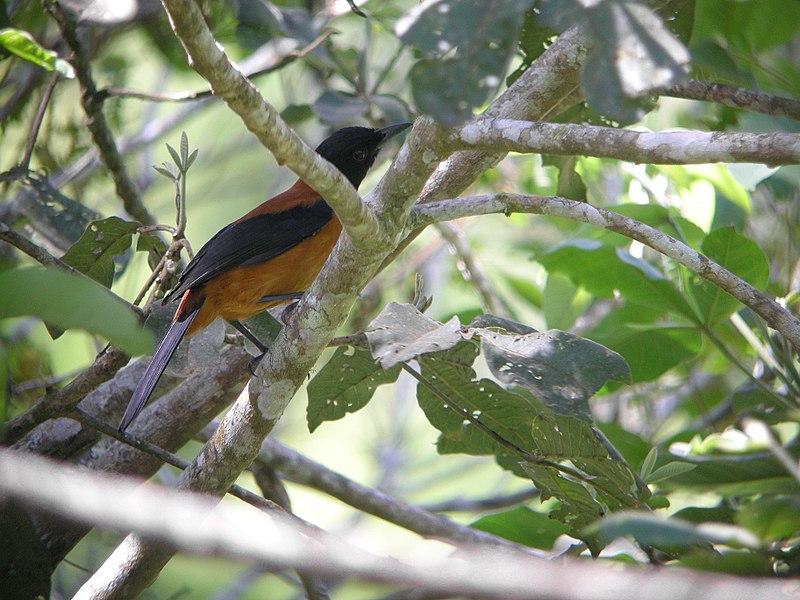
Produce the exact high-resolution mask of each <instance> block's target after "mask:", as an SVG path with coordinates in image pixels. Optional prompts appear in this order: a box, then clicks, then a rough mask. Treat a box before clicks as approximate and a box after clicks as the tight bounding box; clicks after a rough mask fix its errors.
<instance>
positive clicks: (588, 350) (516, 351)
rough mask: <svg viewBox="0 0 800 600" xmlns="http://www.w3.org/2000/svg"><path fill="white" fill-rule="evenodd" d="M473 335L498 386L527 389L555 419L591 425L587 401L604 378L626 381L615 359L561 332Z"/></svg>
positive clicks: (479, 332)
mask: <svg viewBox="0 0 800 600" xmlns="http://www.w3.org/2000/svg"><path fill="white" fill-rule="evenodd" d="M475 333H476V334H477V335H479V336H480V338H481V348H482V351H483V356H484V357H485V358H486V362H487V364H488V365H489V369H490V370H491V371H492V374H493V375H494V376H495V377H496V378H497V380H498V381H500V382H501V383H504V384H506V385H518V386H521V387H524V388H525V389H527V390H530V391H531V392H532V393H533V395H534V396H536V398H538V399H539V401H541V402H542V403H543V404H544V405H545V406H547V407H548V408H550V409H551V410H552V411H553V412H555V413H557V414H562V415H571V416H576V417H580V418H582V419H587V420H591V412H590V410H589V398H591V397H592V395H594V393H595V392H596V391H597V390H599V389H600V388H601V387H602V386H603V385H604V384H605V382H606V381H608V380H609V379H614V380H617V381H627V380H629V379H630V376H631V375H630V369H629V368H628V365H627V364H626V363H625V360H624V359H623V358H622V357H621V356H620V355H619V354H617V353H616V352H612V351H611V350H609V349H608V348H605V347H603V346H601V345H600V344H597V343H595V342H592V341H590V340H586V339H584V338H581V337H578V336H576V335H573V334H571V333H567V332H564V331H558V330H552V331H545V332H542V333H540V332H536V333H529V334H527V335H504V334H500V333H495V332H492V331H488V330H477V331H475Z"/></svg>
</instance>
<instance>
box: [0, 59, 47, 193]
mask: <svg viewBox="0 0 800 600" xmlns="http://www.w3.org/2000/svg"><path fill="white" fill-rule="evenodd" d="M58 79H59V75H58V73H53V74H52V75H51V76H50V80H49V81H48V82H47V85H46V86H45V88H44V91H42V98H41V99H40V100H39V107H38V108H37V109H36V114H35V115H34V117H33V122H31V126H30V131H29V133H28V141H27V143H26V144H25V151H24V152H23V154H22V159H21V160H20V161H19V163H17V166H15V167H14V168H12V169H11V170H9V171H6V172H5V173H0V181H4V180H5V181H7V180H9V179H17V178H18V177H24V176H25V175H27V174H28V172H29V171H30V166H31V156H33V148H34V146H35V145H36V138H38V137H39V128H41V126H42V121H43V120H44V114H45V112H47V106H48V105H49V104H50V97H51V96H52V94H53V90H54V89H55V87H56V84H57V83H58Z"/></svg>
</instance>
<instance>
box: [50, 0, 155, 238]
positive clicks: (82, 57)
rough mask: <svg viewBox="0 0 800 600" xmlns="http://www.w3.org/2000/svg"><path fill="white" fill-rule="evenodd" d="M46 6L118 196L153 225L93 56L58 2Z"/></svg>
mask: <svg viewBox="0 0 800 600" xmlns="http://www.w3.org/2000/svg"><path fill="white" fill-rule="evenodd" d="M44 5H45V7H46V8H47V9H48V11H49V12H50V14H51V15H52V16H53V18H54V19H55V20H56V22H57V23H58V27H59V29H60V30H61V35H62V36H63V38H64V41H65V42H66V43H67V45H68V46H69V48H70V50H72V65H73V67H74V68H75V75H76V76H77V78H78V81H79V82H80V85H81V105H82V106H83V110H84V112H85V113H86V119H87V120H86V126H87V127H88V128H89V131H90V132H91V134H92V140H93V141H94V143H95V145H96V146H97V149H98V150H99V152H100V157H101V158H102V160H103V163H104V164H105V165H106V168H107V169H108V171H109V173H111V177H112V179H113V180H114V186H115V187H116V190H117V195H118V196H119V197H120V199H121V200H122V204H123V206H124V207H125V211H126V212H127V213H128V214H129V215H131V216H132V217H133V218H134V219H136V220H137V221H140V222H142V223H143V224H145V225H152V224H153V223H155V222H156V220H155V218H154V217H153V215H151V214H150V212H149V211H148V210H147V209H146V208H145V206H144V204H142V199H141V197H140V195H139V190H137V189H136V184H135V183H133V180H132V179H131V177H130V175H128V171H127V170H126V169H125V165H124V164H123V162H122V157H121V156H120V153H119V150H118V149H117V144H116V142H115V141H114V136H113V135H112V134H111V129H110V128H109V127H108V122H107V121H106V118H105V115H104V114H103V102H102V100H101V99H100V96H98V94H97V86H96V85H95V83H94V79H93V78H92V70H91V66H90V64H89V57H88V56H87V55H86V53H85V52H83V49H82V48H81V44H80V41H79V40H78V35H77V33H76V31H75V24H74V23H73V22H72V20H71V18H70V17H69V16H68V15H67V14H66V13H65V12H64V10H63V9H62V8H61V5H60V4H59V3H58V2H55V1H53V0H45V2H44Z"/></svg>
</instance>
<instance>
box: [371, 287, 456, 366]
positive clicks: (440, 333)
mask: <svg viewBox="0 0 800 600" xmlns="http://www.w3.org/2000/svg"><path fill="white" fill-rule="evenodd" d="M366 336H367V341H368V342H369V347H370V350H371V351H372V356H374V357H375V359H376V360H377V361H379V362H380V364H381V366H382V367H383V368H384V369H388V368H390V367H393V366H394V365H396V364H398V363H401V362H404V361H408V360H412V359H414V358H416V357H418V356H419V355H421V354H425V353H428V352H439V351H441V350H448V349H450V348H452V347H453V346H455V345H456V344H458V343H459V342H460V341H462V340H463V339H464V337H465V336H464V335H463V334H462V333H461V324H460V323H459V321H458V317H453V318H452V319H450V321H448V322H447V323H445V324H442V323H439V322H438V321H434V320H433V319H431V318H430V317H427V316H425V315H424V314H422V313H421V312H420V311H418V310H417V309H416V308H415V307H413V306H412V305H410V304H398V303H396V302H391V303H389V304H388V305H386V308H384V309H383V311H381V314H379V315H378V316H377V317H376V318H375V319H374V320H373V321H372V323H370V325H369V329H368V330H367V331H366Z"/></svg>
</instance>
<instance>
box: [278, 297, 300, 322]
mask: <svg viewBox="0 0 800 600" xmlns="http://www.w3.org/2000/svg"><path fill="white" fill-rule="evenodd" d="M298 304H300V301H299V300H295V301H294V302H292V303H291V304H289V305H287V306H286V308H284V309H283V310H282V311H281V323H283V324H284V325H288V324H289V317H291V316H292V312H293V311H294V309H295V308H297V305H298Z"/></svg>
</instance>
